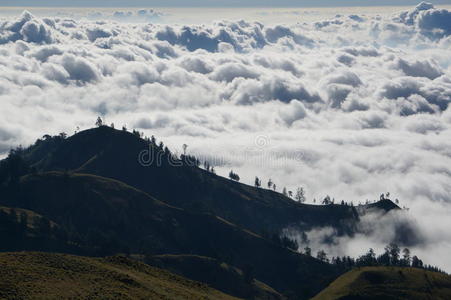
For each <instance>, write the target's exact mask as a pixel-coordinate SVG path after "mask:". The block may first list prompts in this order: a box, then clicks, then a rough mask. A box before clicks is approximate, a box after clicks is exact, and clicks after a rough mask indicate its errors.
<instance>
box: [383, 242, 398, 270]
mask: <svg viewBox="0 0 451 300" xmlns="http://www.w3.org/2000/svg"><path fill="white" fill-rule="evenodd" d="M385 252H387V253H388V254H389V257H390V264H391V265H393V266H395V265H397V264H398V263H399V252H400V249H399V246H398V245H397V244H395V243H390V244H389V245H387V246H386V247H385Z"/></svg>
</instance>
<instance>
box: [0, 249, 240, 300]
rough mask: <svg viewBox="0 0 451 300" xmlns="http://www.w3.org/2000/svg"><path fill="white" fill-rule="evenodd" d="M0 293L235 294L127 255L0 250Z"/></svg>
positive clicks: (123, 296)
mask: <svg viewBox="0 0 451 300" xmlns="http://www.w3.org/2000/svg"><path fill="white" fill-rule="evenodd" d="M0 274H1V276H0V278H1V280H0V299H196V300H197V299H223V300H226V299H227V300H229V299H230V300H232V299H237V298H234V297H232V296H229V295H226V294H224V293H221V292H219V291H217V290H214V289H212V288H210V287H208V286H207V285H205V284H202V283H199V282H195V281H191V280H188V279H185V278H183V277H181V276H178V275H175V274H172V273H170V272H168V271H164V270H161V269H158V268H154V267H150V266H148V265H145V264H143V263H139V262H136V261H132V260H130V259H127V258H125V257H107V258H90V257H80V256H72V255H67V254H49V253H39V252H23V253H20V252H18V253H0Z"/></svg>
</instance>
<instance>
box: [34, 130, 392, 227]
mask: <svg viewBox="0 0 451 300" xmlns="http://www.w3.org/2000/svg"><path fill="white" fill-rule="evenodd" d="M49 143H50V142H49ZM51 144H52V146H53V147H52V149H53V150H52V151H49V152H47V153H48V154H46V155H44V156H43V155H42V154H43V151H40V148H42V147H45V148H46V149H48V148H49V147H48V145H47V143H45V142H42V141H41V142H40V143H38V144H36V145H34V146H32V147H30V148H29V149H28V150H27V157H28V159H29V160H30V161H31V162H32V163H34V164H35V166H36V167H38V168H39V169H44V170H77V172H83V173H90V174H97V175H100V176H104V177H109V178H114V179H118V180H120V181H123V182H125V183H127V184H129V185H132V186H134V187H136V188H138V189H140V190H143V191H145V192H147V193H149V194H151V195H152V196H154V197H156V198H157V199H159V200H161V201H164V202H166V203H169V204H171V205H175V206H177V207H182V208H185V209H188V210H193V211H204V212H210V213H213V214H215V215H217V216H220V217H222V218H224V219H226V220H228V221H231V222H232V223H234V224H237V225H239V226H243V227H245V228H248V229H250V230H252V231H254V232H256V233H260V234H268V235H272V234H274V233H275V234H278V233H279V232H280V230H281V229H283V228H286V227H288V226H293V225H294V226H296V227H298V228H300V229H302V230H309V229H311V228H313V227H318V226H319V227H321V226H332V227H334V228H335V229H337V231H338V233H340V234H341V233H345V232H352V231H353V230H354V226H355V223H356V222H357V221H358V214H357V211H356V210H355V208H353V207H350V206H342V205H325V206H318V205H307V204H300V203H297V202H295V201H293V200H291V199H289V198H288V197H285V196H283V195H282V194H280V193H276V192H274V191H271V190H266V189H258V188H254V187H252V186H248V185H245V184H241V183H238V182H234V181H231V180H227V179H225V178H223V177H220V176H216V175H214V174H212V173H209V172H207V171H205V170H203V169H200V168H197V167H188V166H174V164H170V163H168V156H164V155H163V156H162V157H161V164H157V163H156V156H157V155H155V153H157V152H158V149H157V147H156V146H154V145H152V144H149V143H148V142H146V141H145V140H143V139H140V138H139V137H137V136H136V135H134V134H132V133H129V132H125V131H118V130H114V129H112V128H109V127H106V126H103V127H100V128H94V129H89V130H85V131H82V132H80V133H78V134H76V135H74V136H72V137H70V138H68V139H66V140H64V141H62V142H60V143H55V142H51ZM143 150H149V151H150V153H152V154H151V155H153V158H154V163H152V164H150V165H148V166H143V165H142V164H140V163H139V161H138V157H139V154H140V153H141V151H143ZM148 159H149V158H148ZM390 209H391V208H390Z"/></svg>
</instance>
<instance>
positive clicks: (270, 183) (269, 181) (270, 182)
mask: <svg viewBox="0 0 451 300" xmlns="http://www.w3.org/2000/svg"><path fill="white" fill-rule="evenodd" d="M272 184H273V183H272V181H271V178H269V180H268V189H270V188H271V186H272Z"/></svg>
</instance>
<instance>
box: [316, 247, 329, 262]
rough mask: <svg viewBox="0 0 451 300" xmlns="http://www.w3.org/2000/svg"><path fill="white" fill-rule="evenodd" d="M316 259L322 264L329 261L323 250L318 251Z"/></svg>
mask: <svg viewBox="0 0 451 300" xmlns="http://www.w3.org/2000/svg"><path fill="white" fill-rule="evenodd" d="M316 258H317V259H319V260H320V261H324V262H327V261H329V259H328V258H327V254H326V252H325V251H324V250H319V251H318V253H317V254H316Z"/></svg>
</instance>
